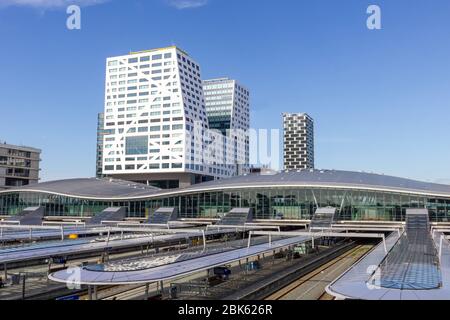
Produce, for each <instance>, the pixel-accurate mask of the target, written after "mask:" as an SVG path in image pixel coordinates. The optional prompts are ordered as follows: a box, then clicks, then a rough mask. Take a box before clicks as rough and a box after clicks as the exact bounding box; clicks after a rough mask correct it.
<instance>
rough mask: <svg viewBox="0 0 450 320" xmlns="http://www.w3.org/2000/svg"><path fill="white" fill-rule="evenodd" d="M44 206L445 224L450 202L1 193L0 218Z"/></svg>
mask: <svg viewBox="0 0 450 320" xmlns="http://www.w3.org/2000/svg"><path fill="white" fill-rule="evenodd" d="M36 206H43V207H45V214H46V215H47V216H92V215H95V214H97V213H99V212H101V211H102V210H103V209H105V208H107V207H112V206H113V207H118V206H120V207H127V208H128V216H130V217H146V216H148V215H149V214H151V213H152V212H153V211H154V210H156V209H157V208H159V207H177V208H178V210H179V211H178V212H179V213H180V216H181V217H182V218H219V217H221V216H222V215H223V214H224V213H226V212H228V211H229V210H230V209H232V208H238V207H252V208H253V209H254V212H255V219H274V218H275V217H276V216H280V215H282V216H283V218H284V219H292V220H303V219H310V218H311V216H312V214H313V213H314V212H315V210H316V208H317V207H326V206H332V207H336V208H338V217H337V218H338V219H340V220H366V221H403V220H404V215H405V211H406V209H407V208H424V207H425V208H427V209H429V211H430V219H431V221H436V222H449V221H450V197H449V198H444V197H442V198H437V197H426V196H421V195H414V194H404V193H395V192H375V191H367V190H357V189H348V190H344V189H342V190H341V189H330V188H327V189H325V188H314V189H311V188H300V187H299V188H295V189H293V188H270V189H268V188H257V187H255V188H251V189H236V190H227V191H219V192H216V191H214V192H195V193H190V194H181V193H180V194H178V195H174V196H167V197H159V198H158V197H152V198H151V199H150V198H149V199H142V200H135V201H101V200H98V201H97V200H86V199H80V198H72V197H65V196H58V195H51V194H46V193H36V192H20V193H19V192H10V193H3V194H0V215H14V214H17V213H19V212H21V211H22V210H23V209H25V208H27V207H36Z"/></svg>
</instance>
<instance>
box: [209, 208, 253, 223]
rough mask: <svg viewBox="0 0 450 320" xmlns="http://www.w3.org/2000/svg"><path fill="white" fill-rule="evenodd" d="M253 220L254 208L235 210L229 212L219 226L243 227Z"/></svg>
mask: <svg viewBox="0 0 450 320" xmlns="http://www.w3.org/2000/svg"><path fill="white" fill-rule="evenodd" d="M252 219H253V209H252V208H234V209H232V210H231V211H230V212H228V213H227V214H226V215H225V216H224V217H223V218H222V219H220V221H219V222H217V223H216V224H217V225H229V226H230V225H233V226H243V225H245V224H246V223H247V222H250V221H251V220H252Z"/></svg>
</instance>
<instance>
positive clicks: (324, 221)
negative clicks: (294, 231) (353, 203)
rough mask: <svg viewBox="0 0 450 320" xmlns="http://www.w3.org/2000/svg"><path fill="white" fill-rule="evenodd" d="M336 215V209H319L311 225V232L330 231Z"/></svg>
mask: <svg viewBox="0 0 450 320" xmlns="http://www.w3.org/2000/svg"><path fill="white" fill-rule="evenodd" d="M335 214H336V208H333V207H326V208H317V210H316V212H315V213H314V215H313V217H312V219H311V224H310V225H309V230H310V231H312V230H321V229H329V228H331V225H332V224H333V223H334V215H335Z"/></svg>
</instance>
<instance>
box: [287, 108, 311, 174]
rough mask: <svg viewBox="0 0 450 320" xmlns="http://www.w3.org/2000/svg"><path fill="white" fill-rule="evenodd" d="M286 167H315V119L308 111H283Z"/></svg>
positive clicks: (299, 168)
mask: <svg viewBox="0 0 450 320" xmlns="http://www.w3.org/2000/svg"><path fill="white" fill-rule="evenodd" d="M283 129H284V169H285V170H301V169H314V120H313V119H312V118H311V117H310V116H309V115H308V114H306V113H283Z"/></svg>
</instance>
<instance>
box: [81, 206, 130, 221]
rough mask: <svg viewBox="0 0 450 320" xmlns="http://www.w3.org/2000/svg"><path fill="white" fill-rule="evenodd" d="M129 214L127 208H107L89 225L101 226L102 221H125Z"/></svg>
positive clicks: (92, 219) (93, 218) (94, 217)
mask: <svg viewBox="0 0 450 320" xmlns="http://www.w3.org/2000/svg"><path fill="white" fill-rule="evenodd" d="M126 213H127V208H125V207H110V208H106V209H105V210H103V211H102V212H100V213H99V214H96V215H95V216H93V217H92V218H91V219H90V220H89V224H91V225H94V224H95V225H98V224H101V223H102V221H117V222H120V221H123V219H125V216H126Z"/></svg>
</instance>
